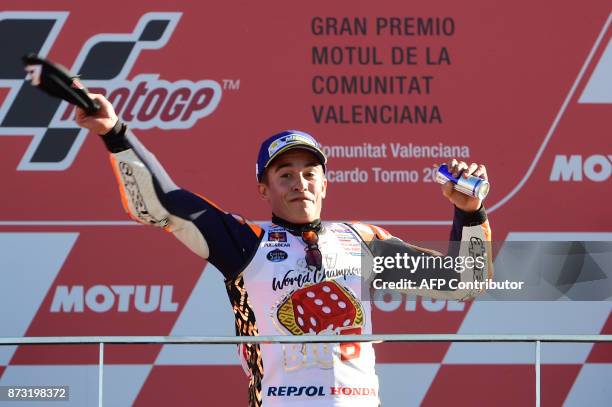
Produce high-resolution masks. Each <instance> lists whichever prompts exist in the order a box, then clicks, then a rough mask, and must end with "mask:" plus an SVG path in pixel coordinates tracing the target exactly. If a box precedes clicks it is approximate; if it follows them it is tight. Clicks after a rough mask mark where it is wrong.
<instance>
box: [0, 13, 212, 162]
mask: <svg viewBox="0 0 612 407" xmlns="http://www.w3.org/2000/svg"><path fill="white" fill-rule="evenodd" d="M68 14H69V13H68V12H44V13H43V12H0V38H5V39H6V38H10V39H11V40H10V41H0V55H2V59H3V62H2V64H0V88H8V93H7V96H6V98H5V100H4V103H3V104H2V105H1V106H0V136H9V135H10V136H14V135H28V136H33V139H32V141H31V143H30V145H29V146H28V148H27V150H26V152H25V154H24V155H23V157H22V159H21V161H20V163H19V165H18V167H17V169H18V170H22V171H23V170H42V171H61V170H65V169H67V168H69V167H70V165H71V164H72V162H73V161H74V159H75V157H76V155H77V153H78V151H79V149H80V147H81V145H82V144H83V141H84V140H85V137H86V136H87V131H86V130H83V129H80V128H79V127H78V126H77V125H76V123H75V122H74V113H75V112H74V107H73V106H71V105H69V104H67V103H66V102H63V101H60V100H59V99H54V98H51V97H48V96H46V95H44V94H43V93H42V92H40V91H39V90H37V89H35V88H34V87H32V86H30V84H29V83H27V82H26V81H25V71H24V69H23V65H22V64H21V56H22V55H23V54H25V53H27V52H35V53H37V54H38V55H40V56H43V57H45V56H46V55H47V54H48V52H49V50H50V49H51V47H52V45H53V44H54V43H55V40H56V38H57V36H58V34H59V33H60V30H61V28H62V26H63V25H64V23H65V21H66V19H67V18H68ZM180 18H181V13H147V14H145V15H143V16H142V17H141V18H140V20H139V21H138V23H137V24H136V27H135V29H134V31H133V32H132V33H129V34H98V35H95V36H93V37H92V38H90V39H89V40H88V41H86V42H85V44H84V45H83V48H82V49H81V51H80V53H79V55H78V57H77V58H76V61H75V62H74V64H73V66H72V67H70V69H71V71H72V72H74V73H77V74H79V75H80V76H81V78H82V79H83V81H84V82H85V83H86V85H87V87H88V88H89V90H90V91H92V92H94V93H102V94H105V95H106V97H107V98H108V99H109V100H110V102H111V103H112V104H113V105H114V107H115V110H116V111H117V114H118V115H119V117H121V118H122V119H123V120H124V121H126V122H128V123H129V124H130V127H131V128H133V129H134V128H135V129H149V128H152V127H159V128H163V129H185V128H190V127H192V126H193V125H194V124H195V123H196V122H197V121H198V120H199V119H201V118H203V117H206V116H208V115H210V114H211V113H212V112H214V110H215V109H216V107H217V106H218V104H219V101H220V100H221V93H222V89H221V86H220V84H219V83H218V82H216V81H213V80H200V81H197V82H193V81H189V80H179V81H176V82H168V81H165V80H161V79H160V78H159V74H156V73H147V74H139V75H136V76H135V77H134V78H133V79H131V80H128V79H127V77H128V74H130V72H131V70H132V67H133V66H134V63H135V62H136V60H137V58H138V56H139V55H140V51H142V50H144V49H160V48H162V47H164V46H165V45H166V44H167V43H168V41H169V39H170V37H171V36H172V33H173V32H174V29H175V28H176V26H177V24H178V21H179V19H180ZM58 62H64V61H58Z"/></svg>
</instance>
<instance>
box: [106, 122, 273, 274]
mask: <svg viewBox="0 0 612 407" xmlns="http://www.w3.org/2000/svg"><path fill="white" fill-rule="evenodd" d="M102 140H103V141H104V143H105V145H106V148H107V149H108V151H109V153H110V162H111V166H112V168H113V171H114V173H115V178H116V179H117V184H118V186H119V192H120V194H121V202H122V204H123V208H124V209H125V211H126V212H127V213H128V215H129V216H130V217H131V218H133V219H134V220H136V221H137V222H139V223H142V224H145V225H152V226H156V227H160V228H163V229H164V230H166V231H168V232H170V233H172V234H173V235H174V236H175V237H176V238H177V239H178V240H180V241H181V242H182V243H183V244H185V246H187V247H188V248H189V249H191V250H192V251H193V252H194V253H196V254H197V255H199V256H201V257H203V258H205V259H208V261H210V262H211V263H212V264H213V265H214V266H215V267H217V268H218V269H219V270H220V271H221V273H222V274H223V275H224V277H225V278H226V279H227V278H232V277H234V276H235V275H237V274H238V273H240V272H241V271H242V270H243V269H244V267H246V265H247V264H248V263H249V262H250V260H251V259H252V257H253V255H254V254H255V251H256V250H257V247H258V243H259V241H260V240H261V237H262V236H263V231H262V229H261V228H260V227H259V226H257V225H255V224H252V223H250V222H248V221H246V220H245V219H244V218H242V217H241V216H239V215H234V214H231V213H228V212H225V211H223V210H222V209H220V208H219V207H218V206H217V205H215V204H214V203H213V202H211V201H209V200H208V199H206V198H204V197H202V196H200V195H197V194H194V193H192V192H189V191H187V190H185V189H182V188H180V187H179V186H177V185H176V184H175V183H174V181H172V179H171V178H170V176H169V175H168V173H166V171H165V170H164V168H163V167H162V165H161V164H160V163H159V161H158V160H157V158H156V157H155V156H154V155H153V154H152V153H151V152H149V151H148V150H147V149H146V148H145V147H144V146H143V145H142V143H141V142H140V141H139V140H138V139H137V138H136V136H135V135H134V134H133V133H131V132H130V131H128V129H127V126H126V125H125V124H122V123H120V122H118V123H117V124H116V125H115V127H114V128H113V129H112V130H111V131H110V132H109V133H107V134H105V135H103V136H102Z"/></svg>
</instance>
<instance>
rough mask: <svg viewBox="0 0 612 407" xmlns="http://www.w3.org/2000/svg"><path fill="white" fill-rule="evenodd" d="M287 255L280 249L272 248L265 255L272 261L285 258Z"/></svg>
mask: <svg viewBox="0 0 612 407" xmlns="http://www.w3.org/2000/svg"><path fill="white" fill-rule="evenodd" d="M287 257H289V255H288V254H287V252H285V251H282V250H280V249H274V250H272V251H271V252H269V253H268V254H267V255H266V258H267V259H268V260H270V261H271V262H274V263H278V262H281V261H284V260H287Z"/></svg>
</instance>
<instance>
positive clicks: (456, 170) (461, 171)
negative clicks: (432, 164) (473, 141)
mask: <svg viewBox="0 0 612 407" xmlns="http://www.w3.org/2000/svg"><path fill="white" fill-rule="evenodd" d="M447 165H448V171H449V172H450V173H451V174H453V176H454V177H458V176H459V175H461V176H462V177H463V178H467V177H469V176H470V175H473V176H475V177H480V178H482V179H486V180H488V179H489V178H488V177H487V169H486V167H485V166H484V164H478V163H471V164H469V165H468V164H467V163H466V162H464V161H457V160H456V159H455V158H453V159H452V160H450V161H449V162H448V163H447ZM442 195H444V196H445V197H447V198H448V200H449V201H451V202H452V203H453V204H454V205H455V206H456V207H457V208H459V209H461V210H462V211H464V212H475V211H477V210H478V209H480V206H481V205H482V199H478V198H476V197H473V196H469V195H465V194H464V193H461V192H459V191H457V190H455V189H453V183H452V182H450V181H449V182H447V183H446V184H443V185H442Z"/></svg>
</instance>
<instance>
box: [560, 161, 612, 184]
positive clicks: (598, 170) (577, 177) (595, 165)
mask: <svg viewBox="0 0 612 407" xmlns="http://www.w3.org/2000/svg"><path fill="white" fill-rule="evenodd" d="M611 174H612V155H607V156H605V155H601V154H594V155H592V156H589V157H587V158H586V159H585V160H583V158H582V156H581V155H570V156H567V155H563V154H559V155H557V156H556V157H555V161H554V162H553V165H552V170H551V171H550V178H549V179H550V181H553V182H556V181H582V180H583V176H585V177H586V178H587V179H589V180H591V181H595V182H603V181H607V180H608V179H610V175H611Z"/></svg>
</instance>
